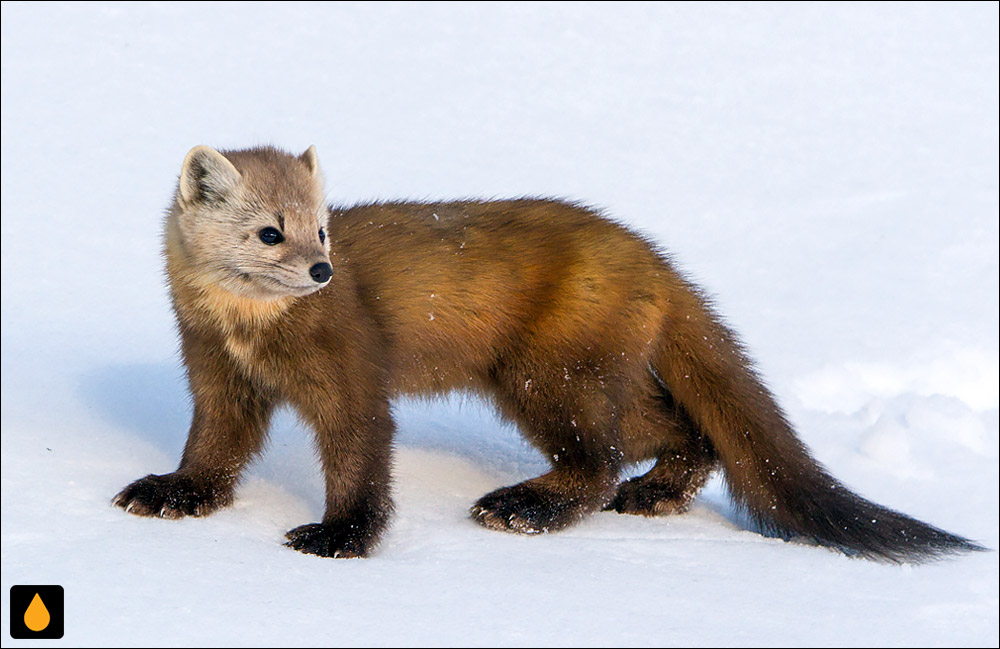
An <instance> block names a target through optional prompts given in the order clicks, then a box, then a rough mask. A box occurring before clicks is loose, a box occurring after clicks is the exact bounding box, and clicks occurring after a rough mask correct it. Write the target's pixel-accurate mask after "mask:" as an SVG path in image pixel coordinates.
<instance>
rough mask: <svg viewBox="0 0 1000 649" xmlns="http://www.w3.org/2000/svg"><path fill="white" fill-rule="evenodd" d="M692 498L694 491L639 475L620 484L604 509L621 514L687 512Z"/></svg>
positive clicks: (660, 514)
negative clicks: (685, 490) (677, 487)
mask: <svg viewBox="0 0 1000 649" xmlns="http://www.w3.org/2000/svg"><path fill="white" fill-rule="evenodd" d="M692 500H694V494H693V493H691V494H688V493H685V492H683V491H679V490H678V489H676V488H675V487H672V486H670V485H667V484H663V483H662V482H653V481H650V480H643V479H642V477H639V478H632V479H631V480H629V481H628V482H623V483H622V484H621V485H619V487H618V492H617V493H615V497H614V498H613V499H612V500H611V502H610V503H608V504H607V505H605V506H604V510H605V511H616V512H618V513H619V514H637V515H640V516H665V515H667V514H682V513H684V512H686V511H687V510H688V508H689V507H690V506H691V501H692Z"/></svg>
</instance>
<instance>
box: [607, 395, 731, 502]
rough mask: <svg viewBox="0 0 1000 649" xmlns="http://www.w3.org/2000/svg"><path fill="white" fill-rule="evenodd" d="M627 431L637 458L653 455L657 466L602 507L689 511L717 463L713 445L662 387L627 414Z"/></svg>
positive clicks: (624, 420) (630, 482)
mask: <svg viewBox="0 0 1000 649" xmlns="http://www.w3.org/2000/svg"><path fill="white" fill-rule="evenodd" d="M623 431H624V435H625V437H626V439H627V441H629V442H631V445H632V447H633V449H634V450H637V451H638V455H639V457H640V458H641V457H643V456H644V455H646V454H651V455H653V456H654V457H656V464H655V465H654V466H653V468H652V469H650V470H649V472H647V473H646V474H644V475H641V476H639V477H637V478H632V479H631V480H628V481H626V482H624V483H622V484H621V485H620V486H619V487H618V491H617V493H616V494H615V497H614V499H612V501H611V502H610V503H608V504H607V505H606V506H605V507H604V509H605V510H613V511H617V512H619V513H621V514H639V515H642V516H660V515H665V514H679V513H682V512H685V511H687V509H688V507H690V506H691V502H692V501H693V500H694V497H695V496H696V495H697V494H698V492H699V491H700V490H701V488H702V487H704V486H705V482H706V481H707V480H708V478H709V476H710V475H711V474H712V470H713V469H714V468H715V466H716V463H717V458H716V454H715V449H714V448H713V447H712V444H711V443H710V442H709V441H708V439H707V438H705V437H704V436H702V435H701V434H700V433H699V432H698V430H697V428H695V426H694V423H693V422H692V421H691V420H690V418H689V417H688V416H687V415H686V414H685V413H684V412H683V411H682V410H680V409H679V408H677V406H676V404H675V403H674V402H673V399H672V398H671V397H670V394H669V393H668V392H666V391H665V390H662V388H660V386H653V390H651V391H650V393H648V395H647V396H646V397H645V398H643V399H642V400H641V401H640V405H639V407H638V408H636V409H634V410H632V411H630V412H629V413H627V414H626V416H625V417H623ZM643 450H644V451H645V452H644V453H643V452H642V451H643Z"/></svg>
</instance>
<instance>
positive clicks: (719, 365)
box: [114, 146, 981, 562]
mask: <svg viewBox="0 0 1000 649" xmlns="http://www.w3.org/2000/svg"><path fill="white" fill-rule="evenodd" d="M165 241H166V243H165V252H166V259H167V274H168V277H169V282H170V293H171V297H172V301H173V307H174V311H175V313H176V316H177V323H178V327H179V329H180V337H181V350H182V354H183V359H184V364H185V366H186V368H187V376H188V381H189V384H190V391H191V394H192V396H193V399H194V417H193V421H192V423H191V430H190V432H189V434H188V440H187V444H186V446H185V448H184V454H183V457H182V459H181V463H180V467H179V468H178V469H177V471H175V472H174V473H170V474H166V475H149V476H146V477H145V478H142V479H140V480H137V481H135V482H133V483H132V484H131V485H129V486H128V487H126V488H125V489H124V490H123V491H122V492H121V493H119V494H118V495H117V496H116V497H115V499H114V503H115V504H116V505H118V506H119V507H123V508H124V509H125V510H126V511H128V512H130V513H132V514H138V515H142V516H159V517H163V518H180V517H183V516H202V515H205V514H208V513H210V512H212V511H214V510H216V509H218V508H220V507H223V506H225V505H228V504H229V503H230V502H231V501H232V499H233V490H234V487H235V485H236V483H237V480H238V479H239V476H240V473H241V472H242V470H243V469H244V467H246V465H247V463H248V462H249V461H250V460H251V459H252V458H253V457H254V456H255V455H257V454H258V453H260V451H261V449H262V447H263V444H264V440H265V437H266V434H267V429H268V423H269V420H270V418H271V414H272V413H273V411H274V409H275V407H277V406H278V405H279V404H289V405H290V406H292V407H293V408H294V409H295V410H296V411H298V413H299V415H300V416H301V417H302V419H303V420H304V421H306V422H307V423H308V424H310V425H311V427H312V428H313V430H314V431H315V434H316V439H317V447H318V449H319V454H320V457H321V459H322V464H323V469H324V472H325V479H326V512H325V514H324V516H323V520H322V522H319V523H312V524H309V525H303V526H301V527H298V528H296V529H293V530H291V531H290V532H288V534H287V539H288V541H287V545H289V546H291V547H292V548H295V549H296V550H299V551H301V552H306V553H310V554H317V555H321V556H326V557H362V556H367V555H369V554H370V553H371V552H372V550H373V549H374V548H375V546H376V544H377V543H378V541H379V538H380V536H381V535H382V533H383V532H384V530H385V529H386V526H387V525H388V522H389V518H390V515H391V513H392V500H391V497H390V482H391V470H390V469H391V454H392V443H393V435H394V432H395V425H394V423H393V419H392V416H391V412H390V401H391V399H393V398H394V397H396V396H399V395H427V394H443V393H447V392H449V391H451V390H456V389H460V390H473V391H475V392H478V393H480V394H482V395H485V396H486V397H488V398H490V399H492V401H493V402H494V403H495V404H496V406H497V409H498V410H499V412H500V413H501V414H502V415H503V416H504V417H506V418H507V419H509V420H510V421H512V422H514V423H515V424H516V425H517V427H518V428H519V429H520V431H521V433H522V434H523V435H524V436H525V437H526V438H527V439H528V440H529V441H530V442H531V443H532V444H533V445H534V446H535V447H536V448H538V449H539V450H540V451H541V452H542V453H543V454H544V455H545V457H546V458H547V459H548V461H549V462H550V464H551V470H550V471H549V472H548V473H545V474H544V475H541V476H539V477H537V478H533V479H531V480H526V481H524V482H521V483H519V484H516V485H512V486H509V487H504V488H502V489H497V490H496V491H493V492H492V493H489V494H486V495H485V496H483V497H482V498H480V499H479V500H478V501H477V502H476V503H475V504H474V505H473V506H472V508H471V510H470V514H471V517H472V519H473V520H475V521H476V522H477V523H480V524H481V525H483V526H485V527H488V528H491V529H495V530H503V531H508V532H519V533H523V534H536V533H540V532H549V531H554V530H558V529H560V528H563V527H566V526H567V525H570V524H572V523H573V522H574V521H577V520H579V519H580V518H581V517H583V516H585V515H587V514H590V513H591V512H596V511H599V510H602V509H604V510H613V511H617V512H621V513H625V514H641V515H644V516H653V515H661V514H673V513H678V512H683V511H685V510H686V509H687V508H688V507H689V505H690V504H691V501H692V499H693V498H694V497H695V495H696V494H697V493H698V491H699V489H701V487H702V486H703V485H704V484H705V482H706V480H707V479H708V477H709V475H710V474H711V473H712V471H713V470H714V469H715V468H717V467H721V468H722V470H723V472H724V474H725V479H726V483H727V485H728V487H729V490H730V492H731V494H732V496H733V498H735V500H736V501H737V502H738V503H739V505H741V506H742V507H743V508H745V510H746V512H747V513H748V514H749V516H750V517H751V518H752V519H753V521H755V522H756V523H757V524H758V525H759V526H760V528H761V529H762V530H763V531H766V532H769V533H774V534H777V535H782V536H785V537H791V536H796V535H801V536H804V537H809V538H811V539H814V540H815V541H816V542H818V543H820V544H822V545H825V546H829V547H831V548H835V549H837V550H840V551H842V552H844V553H845V554H849V555H852V556H860V557H865V558H869V559H877V560H885V561H891V562H909V561H919V560H923V559H927V558H933V557H936V556H939V555H942V554H946V553H951V552H957V551H965V550H976V549H981V548H979V546H978V545H976V544H975V543H973V542H972V541H969V540H967V539H964V538H962V537H959V536H955V535H952V534H949V533H947V532H945V531H942V530H940V529H937V528H935V527H932V526H930V525H926V524H924V523H921V522H919V521H917V520H914V519H912V518H909V517H907V516H904V515H903V514H900V513H897V512H894V511H890V510H888V509H885V508H883V507H880V506H879V505H876V504H874V503H872V502H870V501H868V500H865V499H864V498H862V497H860V496H858V495H856V494H854V493H852V492H851V491H849V490H848V489H847V488H846V487H845V486H844V485H842V484H841V483H840V482H838V481H837V480H836V479H835V478H833V477H832V476H830V475H829V474H828V473H827V472H826V471H825V470H824V469H823V467H821V466H820V465H819V464H818V463H817V462H816V461H815V460H814V459H813V458H812V457H811V456H810V454H809V452H808V450H807V449H806V447H805V446H804V445H803V444H802V442H800V441H799V439H798V438H797V437H796V435H795V433H794V431H793V430H792V427H791V426H790V425H789V423H788V421H787V419H786V417H785V415H784V414H783V413H782V411H781V408H780V407H779V406H778V405H777V404H776V403H775V400H774V397H773V396H772V395H771V393H770V392H769V391H768V389H767V388H766V387H765V386H764V385H763V384H762V382H761V380H760V379H759V378H758V376H757V375H756V373H755V372H754V370H753V368H752V364H751V362H750V360H749V359H748V357H747V355H746V354H745V352H744V350H743V348H742V347H741V345H740V343H739V341H738V340H737V338H736V336H735V335H734V334H733V332H732V331H730V330H729V329H728V328H727V327H726V326H725V325H724V324H723V323H722V321H721V320H720V318H719V317H718V316H717V315H715V313H713V311H712V309H711V307H710V305H709V303H708V300H707V299H706V298H705V296H704V295H703V294H702V293H701V291H699V290H698V288H696V287H695V286H692V285H691V284H690V283H689V282H688V281H686V280H685V279H684V278H683V277H682V276H681V275H680V274H679V273H678V272H677V271H676V270H675V269H674V268H673V267H672V266H671V264H670V262H669V261H668V259H667V258H666V257H665V256H664V255H663V254H662V253H661V252H658V251H657V249H656V248H655V247H654V246H653V245H651V244H650V242H649V241H647V240H645V239H644V238H643V237H641V236H639V235H638V234H636V233H634V232H632V231H630V230H629V229H627V228H625V227H623V226H622V225H620V224H618V223H615V222H614V221H611V220H609V219H607V218H605V217H603V216H602V215H601V214H600V213H598V212H596V211H595V210H593V209H589V208H587V207H583V206H580V205H577V204H573V203H567V202H564V201H558V200H547V199H518V200H490V201H476V200H471V201H455V202H441V203H410V202H384V203H371V204H363V205H356V206H353V207H338V206H332V207H328V206H327V205H326V204H325V199H324V188H323V178H322V174H321V171H320V167H319V164H318V162H317V158H316V151H315V149H314V148H313V147H310V148H309V149H308V150H307V151H306V152H305V153H303V154H302V155H300V156H294V155H289V154H287V153H284V152H282V151H279V150H277V149H274V148H271V147H259V148H253V149H248V150H242V151H223V152H219V151H216V150H214V149H212V148H209V147H206V146H198V147H195V148H194V149H192V150H191V151H190V152H189V153H188V155H187V157H186V158H185V159H184V163H183V166H182V169H181V174H180V180H179V183H178V187H177V191H176V195H175V198H174V201H173V203H172V205H171V206H170V209H169V213H168V216H167V219H166V236H165ZM649 459H655V460H656V463H655V465H654V466H653V468H652V469H651V470H650V471H649V472H648V473H646V474H645V475H642V476H640V477H637V478H633V479H631V480H628V481H626V482H624V483H620V474H621V471H622V469H623V467H624V466H626V465H628V464H630V463H635V462H639V461H642V460H649Z"/></svg>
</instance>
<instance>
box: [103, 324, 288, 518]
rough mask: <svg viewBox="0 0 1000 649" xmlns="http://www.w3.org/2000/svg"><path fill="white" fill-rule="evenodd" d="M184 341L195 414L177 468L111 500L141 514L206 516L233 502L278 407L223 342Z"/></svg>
mask: <svg viewBox="0 0 1000 649" xmlns="http://www.w3.org/2000/svg"><path fill="white" fill-rule="evenodd" d="M183 333H184V332H183V331H182V334H183ZM182 340H183V345H182V348H183V351H184V359H185V364H186V365H187V369H188V381H189V387H190V390H191V394H192V396H193V398H194V418H193V419H192V421H191V429H190V432H189V433H188V440H187V444H186V445H185V447H184V456H183V458H182V459H181V463H180V467H178V469H177V471H175V472H173V473H168V474H165V475H148V476H146V477H145V478H140V479H139V480H136V481H135V482H133V483H132V484H130V485H129V486H127V487H125V488H124V489H123V490H122V491H121V492H120V493H119V494H118V495H117V496H115V498H114V500H113V501H112V503H113V504H114V505H116V506H118V507H121V508H123V509H124V510H125V511H127V512H129V513H130V514H135V515H137V516H158V517H160V518H182V517H184V516H203V515H205V514H209V513H211V512H213V511H215V510H216V509H219V508H221V507H224V506H226V505H228V504H230V503H231V502H232V499H233V490H234V488H235V486H236V481H237V479H238V478H239V475H240V472H241V471H242V469H243V467H244V466H246V464H247V462H248V461H249V460H250V459H251V458H252V457H253V456H254V455H255V454H256V453H257V452H259V451H260V448H261V446H262V445H263V441H264V438H265V436H266V434H267V426H268V422H269V421H270V417H271V413H272V411H273V409H274V405H275V397H274V395H273V394H272V393H271V392H270V391H268V390H265V389H263V388H261V387H260V386H258V385H256V384H255V383H253V382H252V381H250V380H249V379H247V378H246V377H245V376H244V375H243V374H242V373H241V371H240V370H239V368H237V367H236V365H235V363H234V362H233V361H232V359H231V358H229V356H228V355H227V354H226V353H225V351H223V349H222V345H221V344H212V342H211V341H209V340H205V339H204V338H196V337H193V336H190V335H185V336H184V338H183V339H182Z"/></svg>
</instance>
